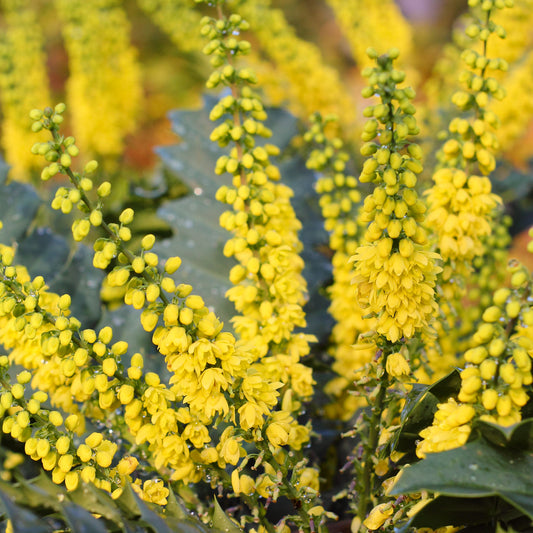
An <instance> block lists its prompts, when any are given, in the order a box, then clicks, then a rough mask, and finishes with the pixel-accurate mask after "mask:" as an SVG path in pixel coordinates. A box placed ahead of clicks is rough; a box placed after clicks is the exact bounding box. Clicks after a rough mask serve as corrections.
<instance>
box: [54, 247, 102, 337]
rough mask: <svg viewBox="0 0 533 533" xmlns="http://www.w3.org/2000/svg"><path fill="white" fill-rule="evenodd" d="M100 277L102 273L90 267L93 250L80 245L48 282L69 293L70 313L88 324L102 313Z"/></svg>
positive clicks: (56, 290)
mask: <svg viewBox="0 0 533 533" xmlns="http://www.w3.org/2000/svg"><path fill="white" fill-rule="evenodd" d="M103 279H104V273H103V272H102V271H101V270H98V269H96V268H94V267H93V254H92V251H91V250H90V249H89V248H87V247H86V246H83V245H80V246H78V247H77V248H76V251H75V252H74V254H73V255H72V256H71V257H70V261H69V262H67V263H66V264H65V265H64V266H63V268H62V269H61V270H60V273H59V274H58V276H57V277H56V278H55V279H54V281H53V282H51V283H50V284H49V285H50V290H51V291H53V292H56V293H57V294H70V296H71V298H72V306H71V311H72V315H73V316H75V317H76V318H78V319H79V320H80V321H81V323H82V325H83V327H84V328H90V327H94V326H95V325H96V324H97V322H98V320H99V319H100V316H101V314H102V308H101V303H100V287H101V284H102V280H103Z"/></svg>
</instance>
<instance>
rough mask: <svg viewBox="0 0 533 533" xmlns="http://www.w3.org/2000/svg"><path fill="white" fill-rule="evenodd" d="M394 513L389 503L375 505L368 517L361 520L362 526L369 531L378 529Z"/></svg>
mask: <svg viewBox="0 0 533 533" xmlns="http://www.w3.org/2000/svg"><path fill="white" fill-rule="evenodd" d="M393 513H394V508H393V507H392V504H391V503H380V504H379V505H376V507H374V508H373V509H372V510H371V511H370V513H369V514H368V516H367V517H366V518H365V519H364V520H363V524H364V525H365V526H366V527H367V528H368V529H369V530H371V531H375V530H376V529H379V528H380V527H381V526H382V525H383V524H384V523H385V522H386V520H387V519H388V518H390V517H391V516H392V514H393Z"/></svg>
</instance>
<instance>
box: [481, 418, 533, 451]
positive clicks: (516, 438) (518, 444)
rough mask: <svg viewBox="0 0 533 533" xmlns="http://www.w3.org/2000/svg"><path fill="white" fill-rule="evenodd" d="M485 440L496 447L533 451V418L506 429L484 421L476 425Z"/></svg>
mask: <svg viewBox="0 0 533 533" xmlns="http://www.w3.org/2000/svg"><path fill="white" fill-rule="evenodd" d="M474 429H477V430H478V431H479V433H481V435H483V437H485V439H487V440H488V441H489V442H491V443H492V444H494V445H496V446H504V447H511V448H517V449H519V450H523V451H526V450H529V451H532V450H533V418H528V419H527V420H522V421H521V422H518V423H517V424H513V425H512V426H508V427H504V426H499V425H497V424H492V423H491V422H485V421H484V420H478V421H476V422H475V423H474Z"/></svg>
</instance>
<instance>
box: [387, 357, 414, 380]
mask: <svg viewBox="0 0 533 533" xmlns="http://www.w3.org/2000/svg"><path fill="white" fill-rule="evenodd" d="M385 368H386V370H387V372H388V373H389V375H391V376H394V377H397V378H398V377H401V376H405V375H408V374H409V373H410V372H411V369H410V367H409V363H408V362H407V361H406V359H405V357H404V356H403V355H402V354H401V353H399V352H394V353H391V354H389V355H388V356H387V362H386V365H385Z"/></svg>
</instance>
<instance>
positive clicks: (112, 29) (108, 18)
mask: <svg viewBox="0 0 533 533" xmlns="http://www.w3.org/2000/svg"><path fill="white" fill-rule="evenodd" d="M55 6H56V9H57V12H58V15H59V17H60V20H61V25H62V31H63V36H64V40H65V47H66V49H67V52H68V56H69V69H70V76H69V79H68V82H67V98H68V100H69V102H70V105H71V108H72V126H73V130H74V133H75V135H76V137H77V139H78V142H79V144H80V146H81V147H82V148H83V150H84V151H85V152H88V153H91V154H99V155H102V156H112V157H117V156H119V155H121V154H122V150H123V142H124V137H125V136H126V135H127V134H128V133H131V132H132V131H133V130H134V128H135V125H136V120H137V116H138V112H139V108H140V103H141V98H142V87H141V79H140V77H141V74H140V67H139V64H138V63H137V59H136V52H135V49H134V48H133V46H132V45H131V43H130V36H129V24H128V21H127V18H126V13H125V12H124V10H123V9H122V8H121V7H120V5H119V4H118V2H116V0H101V1H99V2H85V1H83V0H55Z"/></svg>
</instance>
